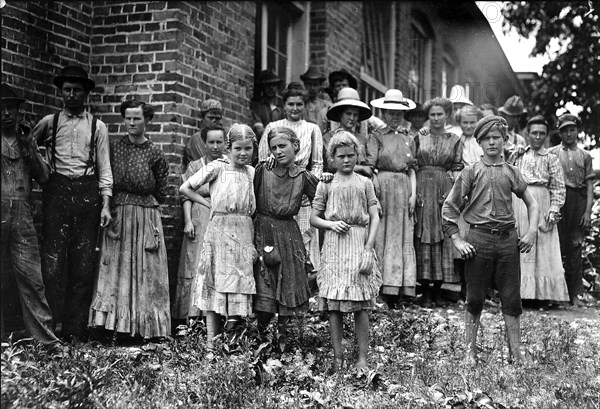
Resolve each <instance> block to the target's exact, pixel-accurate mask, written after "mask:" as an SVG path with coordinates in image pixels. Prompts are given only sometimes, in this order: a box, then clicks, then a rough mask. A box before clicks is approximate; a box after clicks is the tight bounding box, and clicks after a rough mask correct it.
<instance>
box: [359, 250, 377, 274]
mask: <svg viewBox="0 0 600 409" xmlns="http://www.w3.org/2000/svg"><path fill="white" fill-rule="evenodd" d="M374 266H375V255H374V254H373V249H372V248H371V249H368V248H367V247H365V249H364V250H363V252H362V257H361V259H360V263H359V265H358V273H359V274H363V275H369V274H371V273H372V272H373V267H374Z"/></svg>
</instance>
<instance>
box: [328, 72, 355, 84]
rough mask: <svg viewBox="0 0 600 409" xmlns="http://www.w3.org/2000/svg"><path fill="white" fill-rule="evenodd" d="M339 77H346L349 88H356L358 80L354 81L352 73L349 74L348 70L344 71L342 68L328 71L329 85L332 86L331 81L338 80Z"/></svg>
mask: <svg viewBox="0 0 600 409" xmlns="http://www.w3.org/2000/svg"><path fill="white" fill-rule="evenodd" d="M339 78H341V79H347V80H348V85H350V88H354V89H358V82H356V78H354V77H353V76H352V74H350V73H349V72H348V71H346V70H345V69H343V68H342V69H341V70H339V71H333V72H331V73H329V86H330V87H333V83H334V82H335V81H336V80H337V81H339Z"/></svg>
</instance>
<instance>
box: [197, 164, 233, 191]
mask: <svg viewBox="0 0 600 409" xmlns="http://www.w3.org/2000/svg"><path fill="white" fill-rule="evenodd" d="M220 163H221V162H218V161H214V162H211V163H209V164H208V165H206V166H204V167H202V168H201V169H200V170H199V171H198V172H196V173H194V174H193V175H192V176H190V178H189V179H188V182H189V183H190V186H191V188H192V189H193V190H197V189H198V188H199V187H200V186H202V185H203V184H205V183H210V182H212V181H213V180H215V179H216V178H217V176H219V173H221V169H223V166H224V162H223V165H221V164H220Z"/></svg>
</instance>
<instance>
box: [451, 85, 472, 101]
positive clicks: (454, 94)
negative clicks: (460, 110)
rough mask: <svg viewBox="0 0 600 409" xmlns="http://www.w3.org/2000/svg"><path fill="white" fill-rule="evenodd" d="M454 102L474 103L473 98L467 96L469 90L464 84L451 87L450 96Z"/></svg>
mask: <svg viewBox="0 0 600 409" xmlns="http://www.w3.org/2000/svg"><path fill="white" fill-rule="evenodd" d="M448 99H449V100H450V101H452V103H453V104H467V105H473V103H472V102H471V100H470V99H469V98H467V90H465V87H463V86H462V85H458V84H457V85H454V86H453V87H452V88H451V89H450V96H449V97H448Z"/></svg>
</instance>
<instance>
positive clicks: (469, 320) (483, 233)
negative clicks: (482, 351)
mask: <svg viewBox="0 0 600 409" xmlns="http://www.w3.org/2000/svg"><path fill="white" fill-rule="evenodd" d="M507 128H508V125H507V123H506V121H505V120H504V119H503V118H501V117H498V116H494V115H491V116H487V117H484V118H483V119H481V120H479V121H478V122H477V125H476V126H475V131H474V136H475V138H476V140H477V142H479V144H480V145H481V148H482V149H483V156H482V158H481V160H480V161H479V162H476V163H475V164H473V165H472V166H468V167H466V168H464V170H463V171H462V172H461V174H460V176H459V177H458V179H456V182H454V186H453V187H452V190H451V191H450V194H449V195H448V197H447V198H446V201H445V202H444V205H443V207H442V219H443V229H444V232H445V233H446V234H447V235H448V236H450V237H451V239H452V241H453V244H454V246H455V247H456V249H457V250H458V251H459V252H460V254H461V255H462V256H463V257H464V258H465V259H466V261H465V278H466V284H467V304H466V307H467V309H466V313H465V335H466V343H467V356H466V360H467V363H470V364H472V363H475V362H476V360H477V350H476V341H477V332H478V329H479V318H480V316H481V310H482V309H483V302H484V300H485V295H486V290H487V288H488V287H490V286H491V285H494V286H495V287H496V288H497V289H498V292H499V295H500V299H501V301H502V313H503V315H504V322H505V324H506V332H507V335H508V346H509V351H510V361H511V362H519V361H521V360H522V356H521V348H520V344H521V328H520V319H519V317H520V315H521V313H522V309H521V294H520V285H521V275H520V262H519V251H520V252H529V251H530V250H531V248H532V247H533V245H534V244H535V241H536V237H537V226H538V217H539V215H538V213H539V210H538V205H537V202H536V201H535V199H534V198H533V197H532V196H531V194H530V193H529V192H528V191H527V183H526V182H525V180H524V179H523V177H522V176H521V173H520V172H519V170H518V169H517V168H516V167H514V166H512V165H509V164H508V163H506V162H505V161H504V158H503V148H504V143H505V140H506V132H507ZM512 193H514V194H516V195H517V197H519V198H520V199H522V200H523V201H524V202H525V205H526V206H527V214H528V218H529V228H528V230H527V232H526V233H525V234H524V235H523V236H522V237H519V238H518V237H517V231H516V229H515V218H514V215H513V207H512ZM461 212H462V214H463V216H464V219H465V221H466V222H467V223H469V225H470V231H469V233H468V236H467V237H466V240H465V239H463V238H462V237H461V236H460V234H459V229H458V218H459V216H460V215H461Z"/></svg>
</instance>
